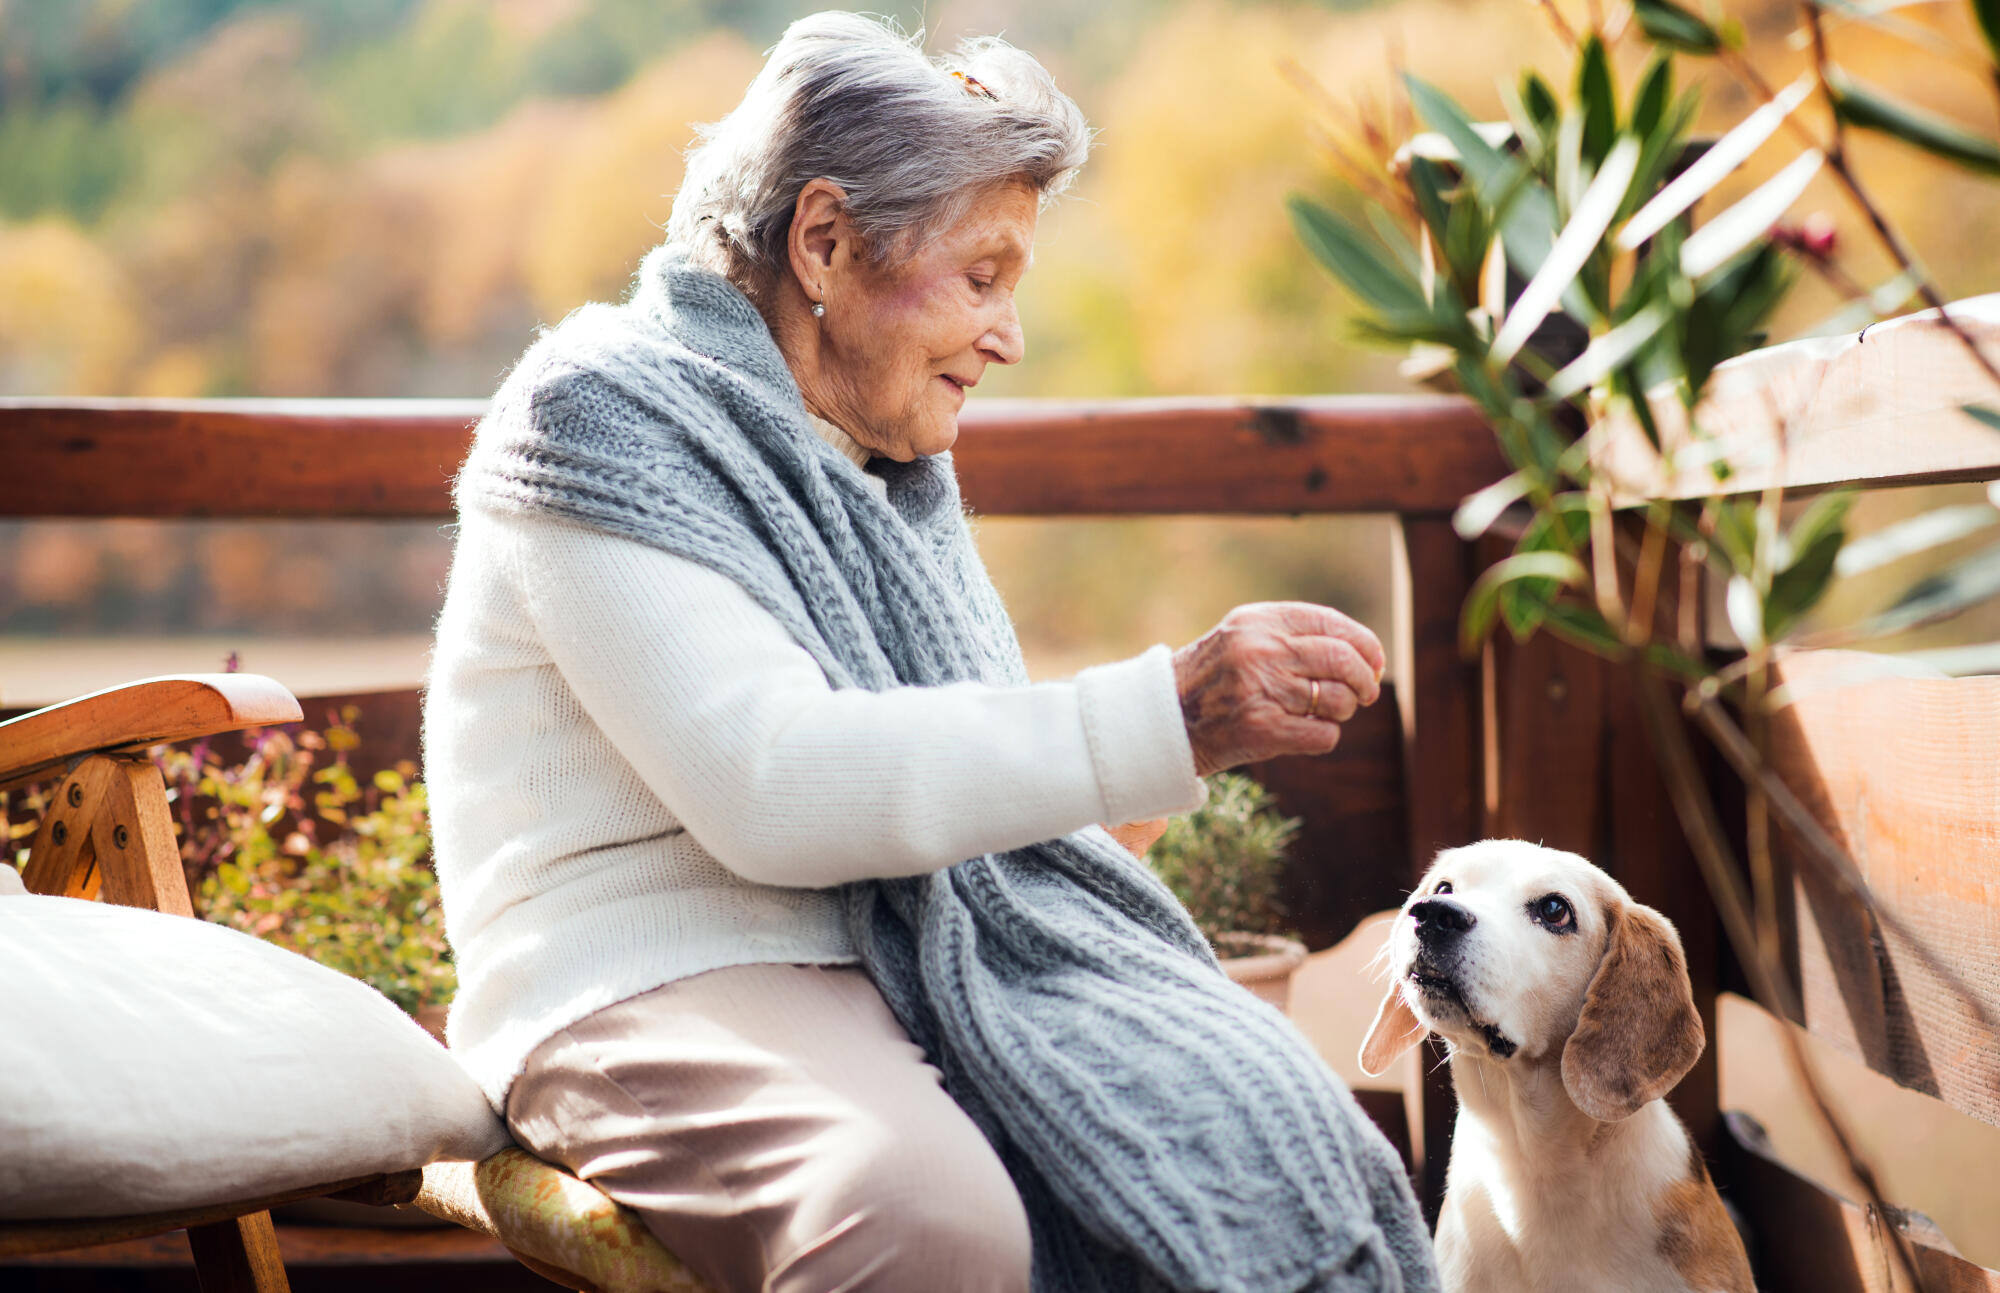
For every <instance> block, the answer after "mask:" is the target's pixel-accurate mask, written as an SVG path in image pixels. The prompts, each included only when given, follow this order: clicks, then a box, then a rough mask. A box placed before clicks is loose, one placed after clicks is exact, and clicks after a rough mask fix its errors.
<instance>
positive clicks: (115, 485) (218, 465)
mask: <svg viewBox="0 0 2000 1293" xmlns="http://www.w3.org/2000/svg"><path fill="white" fill-rule="evenodd" d="M483 410H484V405H483V403H482V402H479V401H468V400H290V401H283V400H188V401H173V402H161V401H138V400H92V401H63V402H60V403H58V402H52V401H36V400H25V399H0V462H5V463H7V464H8V468H9V481H8V485H7V487H6V489H5V490H4V491H0V516H14V517H30V516H39V517H55V516H71V517H75V516H120V517H200V516H206V517H217V516H220V517H285V518H292V519H297V518H303V517H320V518H327V517H377V518H386V517H442V516H449V515H451V512H452V506H451V488H450V487H451V477H452V475H453V473H455V472H456V471H457V469H458V465H459V463H460V462H461V461H463V459H464V457H465V452H466V449H467V447H468V446H469V444H470V442H471V430H470V428H471V426H472V424H473V423H474V422H475V421H476V420H477V419H478V417H479V416H480V414H481V413H482V412H483ZM961 426H962V430H961V434H960V436H959V440H958V444H957V446H956V449H955V451H954V456H955V458H956V459H957V462H958V464H959V471H960V475H961V481H962V484H963V488H964V490H965V496H966V500H967V502H968V503H970V504H971V506H972V507H973V508H974V509H975V510H977V511H979V512H983V513H986V514H988V515H995V516H1000V515H1078V514H1093V515H1106V516H1114V515H1138V514H1151V513H1204V512H1206V513H1237V514H1269V513H1308V512H1312V513H1330V512H1371V511H1374V512H1382V511H1400V512H1448V511H1450V510H1451V509H1452V508H1454V507H1456V506H1457V504H1458V501H1459V499H1461V498H1462V497H1464V496H1465V495H1466V494H1469V493H1471V492H1472V491H1473V490H1476V489H1478V488H1479V487H1480V486H1482V485H1485V484H1487V483H1489V482H1491V481H1493V480H1495V479H1498V478H1499V477H1500V476H1501V475H1503V474H1504V473H1505V470H1506V468H1505V464H1504V463H1503V462H1502V460H1501V458H1500V455H1499V452H1498V450H1497V449H1496V447H1495V446H1494V442H1493V437H1492V435H1491V433H1490V432H1488V431H1487V430H1486V428H1485V426H1484V424H1483V423H1482V422H1481V421H1480V419H1479V417H1478V416H1477V414H1476V412H1475V411H1474V410H1473V409H1472V407H1471V406H1470V405H1468V404H1466V403H1465V402H1464V401H1461V400H1456V399H1450V398H1445V397H1440V396H1408V397H1405V396H1352V397H1329V398H1315V399H1297V400H1288V401H1283V402H1268V403H1264V402H1259V403H1249V402H1245V401H1240V400H1193V399H1184V400H1108V401H1098V402H1094V403H1093V402H1068V401H1040V400H1018V401H1014V400H982V401H977V402H975V403H973V404H971V405H969V406H968V407H967V409H966V411H965V414H964V417H963V420H962V424H961Z"/></svg>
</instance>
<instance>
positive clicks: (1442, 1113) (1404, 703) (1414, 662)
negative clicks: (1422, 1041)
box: [1392, 516, 1481, 1220]
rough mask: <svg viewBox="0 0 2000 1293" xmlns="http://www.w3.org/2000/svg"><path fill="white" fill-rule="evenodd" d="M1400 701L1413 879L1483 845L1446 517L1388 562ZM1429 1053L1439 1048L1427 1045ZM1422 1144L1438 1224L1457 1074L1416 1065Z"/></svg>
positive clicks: (1471, 705)
mask: <svg viewBox="0 0 2000 1293" xmlns="http://www.w3.org/2000/svg"><path fill="white" fill-rule="evenodd" d="M1392 562H1393V567H1394V568H1393V572H1392V579H1393V581H1394V592H1395V620H1396V661H1395V669H1394V675H1395V679H1396V700H1397V704H1398V708H1399V709H1400V711H1401V715H1402V720H1403V769H1404V776H1403V787H1404V796H1405V803H1406V806H1407V809H1408V813H1409V822H1410V876H1409V883H1410V884H1411V885H1414V884H1415V883H1416V881H1417V878H1418V877H1419V876H1421V875H1422V874H1423V873H1424V871H1425V870H1427V869H1428V868H1429V867H1430V863H1431V859H1432V858H1433V857H1435V856H1436V855H1437V852H1438V850H1439V849H1445V848H1451V847H1453V846H1454V845H1458V844H1468V843H1470V842H1472V841H1473V840H1475V839H1477V838H1479V826H1480V822H1479V802H1480V801H1479V772H1480V746H1481V732H1480V714H1479V669H1478V666H1477V664H1475V663H1474V662H1471V661H1468V660H1466V659H1465V658H1464V657H1463V656H1461V655H1460V654H1459V650H1458V612H1459V607H1460V606H1461V605H1463V604H1464V601H1465V594H1466V592H1467V590H1468V589H1469V588H1470V587H1471V585H1472V578H1473V562H1474V553H1473V550H1472V548H1471V547H1470V546H1469V545H1467V544H1466V543H1464V542H1463V541H1461V540H1460V539H1459V537H1458V535H1457V533H1456V532H1454V531H1453V529H1452V528H1451V521H1450V519H1449V518H1447V517H1443V516H1405V517H1403V518H1401V522H1400V524H1399V525H1398V527H1397V542H1396V547H1395V552H1394V556H1393V558H1392ZM1430 1045H1431V1046H1435V1045H1437V1043H1435V1042H1433V1043H1430ZM1418 1069H1419V1076H1418V1079H1417V1081H1418V1091H1417V1101H1418V1116H1417V1117H1416V1118H1415V1119H1414V1120H1413V1128H1412V1129H1413V1131H1414V1132H1415V1133H1416V1137H1417V1139H1418V1142H1419V1144H1420V1145H1421V1150H1420V1153H1421V1157H1422V1161H1421V1168H1420V1175H1419V1179H1418V1186H1419V1188H1418V1191H1417V1193H1418V1197H1419V1198H1420V1199H1421V1200H1422V1201H1423V1205H1424V1212H1425V1215H1426V1216H1428V1217H1429V1218H1431V1219H1432V1220H1435V1219H1436V1217H1437V1210H1438V1205H1439V1204H1440V1203H1442V1202H1443V1201H1444V1178H1445V1167H1446V1165H1447V1164H1448V1163H1449V1162H1450V1147H1451V1126H1452V1120H1453V1118H1454V1117H1455V1116H1456V1113H1457V1101H1456V1100H1455V1099H1454V1098H1453V1096H1452V1090H1451V1074H1450V1071H1449V1070H1448V1069H1446V1068H1445V1067H1444V1066H1442V1065H1441V1064H1439V1063H1437V1062H1435V1057H1433V1058H1432V1059H1431V1060H1424V1059H1423V1057H1422V1056H1420V1057H1419V1064H1418Z"/></svg>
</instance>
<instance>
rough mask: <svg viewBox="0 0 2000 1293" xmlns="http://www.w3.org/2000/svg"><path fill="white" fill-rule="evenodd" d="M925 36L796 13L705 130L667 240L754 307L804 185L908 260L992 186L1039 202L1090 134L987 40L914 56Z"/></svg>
mask: <svg viewBox="0 0 2000 1293" xmlns="http://www.w3.org/2000/svg"><path fill="white" fill-rule="evenodd" d="M921 40H922V33H921V32H919V33H917V34H916V35H915V36H909V37H905V36H903V35H902V34H901V33H900V32H899V31H897V29H896V28H895V27H894V26H893V25H892V24H890V23H889V22H887V21H886V20H884V21H877V20H875V19H873V18H868V17H863V16H862V15H859V14H851V13H837V12H828V13H818V14H813V15H812V16H811V17H808V18H801V19H799V20H798V21H797V22H795V23H793V24H792V25H791V26H790V27H788V28H787V29H786V30H785V34H784V36H783V37H782V38H780V39H779V41H778V43H777V44H776V45H775V46H773V47H772V49H771V52H770V55H769V57H768V58H767V59H766V61H765V63H764V67H763V69H762V70H761V71H760V72H758V73H757V77H756V79H755V80H753V81H752V82H751V83H750V88H749V90H748V91H747V92H745V94H744V96H743V102H742V103H740V104H738V105H737V107H736V109H735V110H734V111H733V112H731V113H730V114H729V115H728V116H727V117H724V118H723V119H722V120H721V121H719V122H716V123H715V124H714V125H711V126H704V127H701V128H700V142H699V143H698V144H697V145H696V146H695V147H694V148H693V149H692V150H691V151H690V152H689V154H688V158H687V173H686V177H685V179H684V181H683V183H682V185H681V190H680V192H679V194H677V195H676V196H675V198H674V210H673V215H672V216H671V217H669V219H668V221H667V237H668V238H669V240H671V241H674V242H680V243H685V244H687V245H688V246H689V248H690V249H691V252H692V255H693V257H694V259H695V260H696V261H697V263H701V264H705V265H707V266H708V267H709V268H711V269H714V270H716V271H718V272H719V273H721V274H722V275H723V276H725V277H726V278H728V279H729V280H730V281H731V282H733V283H735V284H736V285H737V286H738V287H740V288H742V289H743V290H744V291H745V292H746V293H748V294H749V296H750V297H751V299H752V300H756V301H758V302H759V303H760V304H763V303H764V295H765V292H766V290H767V289H768V288H770V287H772V286H773V285H775V284H776V283H778V282H779V281H781V270H782V268H783V266H785V265H786V263H787V262H788V260H789V254H788V252H787V249H786V242H787V239H788V238H789V236H790V233H791V226H792V213H793V210H794V208H795V206H796V204H797V202H798V196H799V190H800V189H802V188H804V187H805V185H806V184H807V183H808V182H809V181H811V180H813V179H816V178H819V177H822V176H824V177H825V178H827V179H829V180H832V181H833V182H834V183H836V184H838V185H840V187H841V188H842V189H844V190H845V191H846V193H847V201H846V208H845V209H846V212H847V216H848V218H849V219H850V220H851V221H853V223H854V226H855V229H856V230H857V231H858V232H859V233H860V234H861V236H862V239H863V241H864V243H865V244H866V246H865V251H866V254H867V255H868V256H870V257H871V258H872V259H873V260H874V261H876V262H877V263H884V262H887V261H889V260H891V259H898V258H902V257H906V256H909V255H911V254H912V253H913V252H914V251H915V250H916V249H917V248H918V247H919V246H921V245H922V244H923V243H924V242H925V241H926V240H927V239H928V238H930V237H931V236H933V235H934V234H936V233H938V232H940V231H942V230H944V229H946V228H949V227H950V226H951V225H952V224H954V223H956V222H957V221H958V220H959V219H960V218H962V217H963V215H964V213H965V209H966V206H967V204H968V203H969V202H970V201H971V200H972V199H973V198H974V196H976V195H977V194H978V193H979V192H981V191H982V190H984V189H986V188H987V187H989V186H990V185H993V184H995V183H999V182H1003V181H1007V180H1022V181H1026V182H1027V183H1029V184H1031V185H1033V186H1034V188H1035V190H1036V192H1037V194H1038V195H1039V200H1040V202H1041V204H1042V205H1044V206H1046V205H1047V204H1048V202H1049V201H1050V200H1052V199H1053V198H1054V197H1055V196H1056V195H1057V194H1058V193H1060V192H1062V191H1063V190H1064V189H1065V188H1067V187H1068V186H1069V183H1070V181H1071V179H1073V178H1074V177H1075V175H1076V171H1077V168H1078V167H1080V166H1082V165H1083V161H1084V158H1085V156H1086V155H1087V154H1088V153H1089V151H1090V127H1089V126H1087V125H1086V124H1085V123H1084V119H1083V113H1082V111H1081V110H1080V109H1078V107H1077V106H1076V104H1075V103H1074V102H1072V101H1071V100H1070V99H1069V97H1068V96H1066V95H1065V94H1063V93H1062V91H1060V90H1058V89H1056V85H1055V81H1054V79H1053V78H1052V77H1050V75H1049V73H1048V71H1047V69H1045V68H1044V67H1043V66H1042V65H1041V64H1040V63H1039V62H1037V61H1036V60H1035V58H1034V56H1033V55H1031V54H1028V53H1026V52H1024V51H1022V50H1018V49H1015V48H1014V47H1013V46H1011V45H1009V44H1008V43H1007V42H1006V41H1004V40H1001V39H1000V38H999V37H997V36H983V37H976V38H973V39H970V40H966V41H964V42H962V43H961V44H960V45H959V47H958V49H957V51H956V52H955V53H953V54H949V55H945V56H942V57H939V58H930V57H927V56H925V54H924V53H923V51H922V49H921V48H920V47H919V45H920V42H921Z"/></svg>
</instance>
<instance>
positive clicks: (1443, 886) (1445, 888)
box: [1431, 880, 1451, 893]
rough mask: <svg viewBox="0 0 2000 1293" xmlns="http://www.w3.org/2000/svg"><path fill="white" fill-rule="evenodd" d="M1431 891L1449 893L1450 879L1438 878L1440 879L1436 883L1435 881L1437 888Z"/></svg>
mask: <svg viewBox="0 0 2000 1293" xmlns="http://www.w3.org/2000/svg"><path fill="white" fill-rule="evenodd" d="M1431 892H1432V893H1450V892H1451V881H1449V880H1440V881H1438V883H1437V888H1435V889H1433V890H1431Z"/></svg>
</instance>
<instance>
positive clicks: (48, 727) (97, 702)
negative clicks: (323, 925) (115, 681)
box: [0, 673, 300, 789]
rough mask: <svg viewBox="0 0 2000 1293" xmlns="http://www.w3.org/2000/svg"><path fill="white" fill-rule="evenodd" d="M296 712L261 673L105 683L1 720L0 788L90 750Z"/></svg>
mask: <svg viewBox="0 0 2000 1293" xmlns="http://www.w3.org/2000/svg"><path fill="white" fill-rule="evenodd" d="M299 717H300V711H299V704H298V702H297V701H296V700H294V699H292V694H291V693H290V692H289V691H286V690H285V689H284V687H282V686H281V685H279V684H278V683H277V682H275V681H273V680H272V679H269V678H266V677H264V676H263V675H262V674H255V673H197V674H183V675H180V676H176V677H166V678H146V679H142V680H140V681H138V682H132V683H126V684H125V685H123V686H119V687H107V688H105V689H104V690H103V691H95V692H92V693H90V694H89V695H87V696H79V697H77V698H76V699H75V700H71V701H65V702H64V703H62V704H60V705H50V706H48V707H47V708H45V709H38V710H35V711H33V712H32V713H28V714H24V715H22V716H20V717H19V718H15V719H10V720H9V721H7V722H5V723H0V789H5V788H6V787H7V786H9V785H13V784H18V783H20V782H22V781H27V780H31V779H33V778H35V777H36V776H39V775H42V774H44V773H46V772H47V771H48V770H49V769H51V768H54V767H57V766H59V765H61V764H63V763H65V762H67V761H69V760H70V759H73V758H75V757H76V756H77V755H79V754H88V753H90V752H92V751H95V750H120V749H143V748H145V747H146V746H148V745H152V744H155V743H157V742H160V741H182V740H187V739H189V738H191V737H198V736H211V735H214V734H215V733H218V732H236V731H241V730H242V729H243V728H246V727H261V726H264V725H266V724H270V723H290V722H295V721H297V720H298V718H299Z"/></svg>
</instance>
